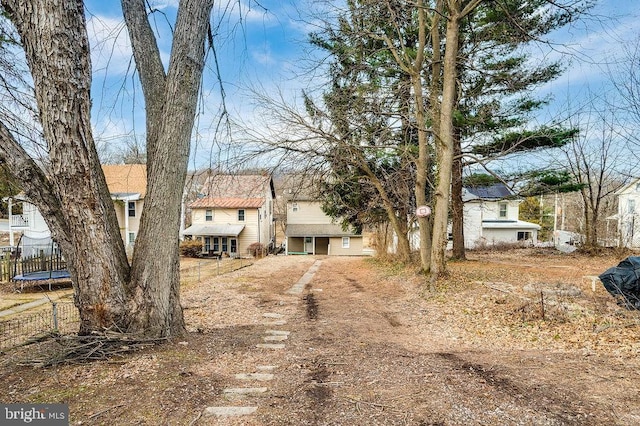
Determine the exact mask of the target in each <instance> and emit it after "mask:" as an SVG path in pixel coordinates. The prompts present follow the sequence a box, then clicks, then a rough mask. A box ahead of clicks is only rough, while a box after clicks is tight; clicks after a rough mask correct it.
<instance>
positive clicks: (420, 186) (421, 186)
mask: <svg viewBox="0 0 640 426" xmlns="http://www.w3.org/2000/svg"><path fill="white" fill-rule="evenodd" d="M417 12H418V46H417V50H416V51H417V54H416V59H415V61H414V63H413V67H412V68H411V74H410V75H411V82H412V83H413V92H414V108H415V111H416V112H415V114H416V123H417V126H418V158H417V160H416V184H415V197H416V205H417V206H423V205H427V203H428V202H427V173H428V169H429V164H430V161H429V135H428V133H427V129H426V126H427V114H426V112H425V105H424V97H423V94H422V93H423V83H422V68H423V66H424V51H425V49H426V47H427V31H426V30H427V28H426V25H427V24H426V16H425V15H426V14H425V10H424V8H423V3H422V1H419V2H418V4H417ZM437 22H438V21H437V19H435V18H434V22H432V25H434V23H435V24H436V25H437ZM418 228H419V230H420V266H421V269H422V271H423V272H428V271H429V265H430V263H431V232H430V231H431V229H430V226H429V218H428V217H420V216H418Z"/></svg>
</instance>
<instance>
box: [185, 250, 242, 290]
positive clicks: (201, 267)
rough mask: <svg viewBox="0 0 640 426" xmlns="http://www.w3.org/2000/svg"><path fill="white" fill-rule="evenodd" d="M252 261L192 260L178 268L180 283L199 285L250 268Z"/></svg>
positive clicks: (225, 259)
mask: <svg viewBox="0 0 640 426" xmlns="http://www.w3.org/2000/svg"><path fill="white" fill-rule="evenodd" d="M254 261H255V259H253V258H250V259H246V258H242V257H238V258H223V259H197V260H196V259H194V260H193V262H191V263H190V264H189V265H186V266H183V267H181V268H180V282H181V284H182V285H186V286H188V285H191V284H196V283H200V282H202V281H206V280H208V279H210V278H213V277H217V276H219V275H224V274H227V273H229V272H232V271H235V270H237V269H242V268H245V267H247V266H250V265H252V264H253V262H254Z"/></svg>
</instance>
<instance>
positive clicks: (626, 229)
mask: <svg viewBox="0 0 640 426" xmlns="http://www.w3.org/2000/svg"><path fill="white" fill-rule="evenodd" d="M616 195H617V196H618V214H617V215H616V216H617V219H618V233H619V234H620V235H619V238H620V242H619V243H620V245H621V246H623V247H627V248H640V179H636V180H634V181H633V182H631V183H630V184H629V185H627V186H624V187H623V188H622V189H620V190H619V191H618V192H616ZM616 216H614V217H613V218H616Z"/></svg>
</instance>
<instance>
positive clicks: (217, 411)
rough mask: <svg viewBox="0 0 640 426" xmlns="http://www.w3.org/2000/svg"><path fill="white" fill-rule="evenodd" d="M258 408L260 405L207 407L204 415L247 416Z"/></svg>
mask: <svg viewBox="0 0 640 426" xmlns="http://www.w3.org/2000/svg"><path fill="white" fill-rule="evenodd" d="M257 410H258V407H207V408H205V410H204V415H205V416H218V417H230V416H246V415H248V414H253V413H255V412H256V411H257Z"/></svg>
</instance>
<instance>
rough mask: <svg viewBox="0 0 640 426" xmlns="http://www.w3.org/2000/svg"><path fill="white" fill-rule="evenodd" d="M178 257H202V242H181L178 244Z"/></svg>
mask: <svg viewBox="0 0 640 426" xmlns="http://www.w3.org/2000/svg"><path fill="white" fill-rule="evenodd" d="M180 255H181V256H186V257H200V256H202V242H200V241H198V240H193V241H183V242H181V243H180Z"/></svg>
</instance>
